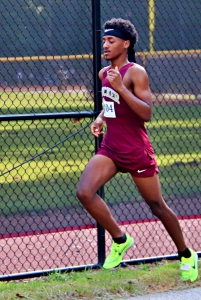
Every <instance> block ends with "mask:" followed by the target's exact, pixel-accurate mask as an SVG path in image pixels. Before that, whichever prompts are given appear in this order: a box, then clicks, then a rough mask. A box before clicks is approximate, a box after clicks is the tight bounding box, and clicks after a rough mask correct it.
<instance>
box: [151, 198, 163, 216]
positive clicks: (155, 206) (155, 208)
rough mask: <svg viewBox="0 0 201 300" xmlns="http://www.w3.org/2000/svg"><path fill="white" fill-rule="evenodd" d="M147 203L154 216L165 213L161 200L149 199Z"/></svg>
mask: <svg viewBox="0 0 201 300" xmlns="http://www.w3.org/2000/svg"><path fill="white" fill-rule="evenodd" d="M147 203H148V205H149V207H150V209H151V211H152V213H153V215H154V216H156V217H160V216H161V215H163V214H164V213H165V210H166V205H165V203H163V201H151V202H147Z"/></svg>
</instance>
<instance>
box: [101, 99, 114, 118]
mask: <svg viewBox="0 0 201 300" xmlns="http://www.w3.org/2000/svg"><path fill="white" fill-rule="evenodd" d="M103 109H104V117H106V118H116V113H115V108H114V102H111V101H105V100H103Z"/></svg>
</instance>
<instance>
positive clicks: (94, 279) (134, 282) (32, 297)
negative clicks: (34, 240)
mask: <svg viewBox="0 0 201 300" xmlns="http://www.w3.org/2000/svg"><path fill="white" fill-rule="evenodd" d="M199 272H201V265H199ZM193 287H201V280H200V279H199V278H198V279H197V280H196V281H195V282H193V283H190V282H185V283H184V282H182V281H181V279H180V270H179V264H178V262H176V261H172V262H170V261H166V260H162V261H161V262H157V263H152V264H142V263H141V264H138V265H135V266H127V267H126V268H122V267H119V268H117V269H114V270H109V271H108V270H107V271H106V270H103V269H98V270H86V271H83V272H74V271H72V272H69V273H59V272H53V273H51V274H50V275H48V276H47V277H41V278H33V279H26V280H19V281H12V282H1V283H0V297H1V299H3V300H16V299H19V298H24V299H29V300H69V299H70V300H75V299H83V300H86V299H90V300H92V299H93V300H95V299H99V300H100V299H101V300H106V299H110V300H117V299H124V300H125V299H128V298H129V297H135V296H138V295H146V294H152V293H160V292H165V291H169V290H183V289H189V288H193Z"/></svg>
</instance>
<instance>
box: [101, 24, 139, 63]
mask: <svg viewBox="0 0 201 300" xmlns="http://www.w3.org/2000/svg"><path fill="white" fill-rule="evenodd" d="M103 28H104V36H114V37H118V38H120V39H122V40H125V41H127V40H129V41H130V46H129V47H128V60H129V61H130V62H136V60H135V51H134V45H135V44H136V43H137V41H138V33H137V31H136V29H135V27H134V25H133V24H132V23H131V22H130V21H129V20H124V19H121V18H118V19H116V18H112V19H111V20H109V21H107V22H106V23H105V24H104V25H103Z"/></svg>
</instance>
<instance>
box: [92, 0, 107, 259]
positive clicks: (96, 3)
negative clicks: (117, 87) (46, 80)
mask: <svg viewBox="0 0 201 300" xmlns="http://www.w3.org/2000/svg"><path fill="white" fill-rule="evenodd" d="M100 23H101V22H100V0H92V26H93V78H94V109H95V111H100V110H101V109H102V101H101V82H100V80H99V79H98V72H99V71H100V69H101V25H100ZM100 143H101V139H97V138H96V140H95V151H97V149H98V148H99V145H100ZM98 194H99V196H100V197H102V198H103V197H104V187H101V188H100V189H99V190H98ZM97 244H98V245H97V246H98V264H100V265H102V264H103V262H104V259H105V230H104V228H103V227H102V226H100V224H97Z"/></svg>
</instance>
